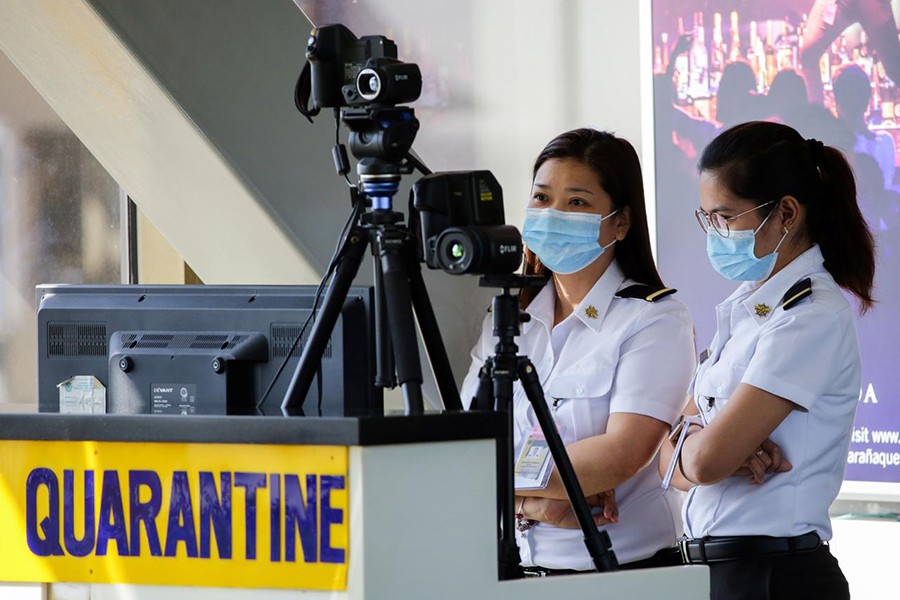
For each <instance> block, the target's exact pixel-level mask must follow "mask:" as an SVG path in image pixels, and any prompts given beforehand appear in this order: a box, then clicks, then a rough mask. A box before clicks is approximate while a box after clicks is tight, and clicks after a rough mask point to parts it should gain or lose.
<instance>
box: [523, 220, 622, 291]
mask: <svg viewBox="0 0 900 600" xmlns="http://www.w3.org/2000/svg"><path fill="white" fill-rule="evenodd" d="M617 212H619V211H617V210H616V211H613V212H611V213H610V214H608V215H606V216H605V217H604V216H603V215H599V214H595V213H581V212H578V213H576V212H565V211H561V210H555V209H553V208H529V209H526V210H525V226H524V227H523V228H522V239H523V240H524V241H525V243H526V244H527V245H528V248H529V249H530V250H531V251H532V252H534V253H535V254H536V255H537V257H538V258H539V259H540V261H541V262H542V263H543V264H544V266H545V267H547V268H548V269H550V270H551V271H553V272H554V273H559V274H560V275H568V274H569V273H576V272H578V271H580V270H581V269H583V268H585V267H586V266H588V265H589V264H591V263H592V262H594V261H595V260H597V259H598V258H599V257H600V255H601V254H603V251H604V250H605V249H606V248H609V246H612V245H613V244H614V243H615V241H613V242H612V243H610V244H609V245H608V246H601V245H600V242H599V241H598V238H599V237H600V223H602V222H603V221H604V220H605V219H608V218H609V217H611V216H613V215H614V214H616V213H617Z"/></svg>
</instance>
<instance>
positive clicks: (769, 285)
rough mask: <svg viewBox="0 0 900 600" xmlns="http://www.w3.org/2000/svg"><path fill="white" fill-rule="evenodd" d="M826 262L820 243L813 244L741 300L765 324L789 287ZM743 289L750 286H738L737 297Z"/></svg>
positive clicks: (821, 267) (745, 290) (815, 271)
mask: <svg viewBox="0 0 900 600" xmlns="http://www.w3.org/2000/svg"><path fill="white" fill-rule="evenodd" d="M824 262H825V259H824V258H823V257H822V250H821V248H819V246H818V244H813V246H812V247H811V248H810V249H809V250H807V251H806V252H804V253H803V254H801V255H800V256H798V257H797V258H795V259H794V260H792V261H791V262H790V263H788V264H787V265H785V267H784V268H783V269H781V270H780V271H778V272H777V273H776V274H775V275H773V276H772V277H770V278H769V280H768V281H766V282H765V283H764V284H762V285H760V286H759V287H758V288H756V290H755V291H753V292H752V293H750V295H749V296H747V297H746V298H745V299H744V300H742V301H741V305H742V306H743V307H744V308H745V309H746V310H747V312H748V313H749V315H750V317H751V318H752V319H753V320H754V321H755V322H756V324H757V325H763V324H764V323H765V322H766V321H767V320H768V318H769V316H771V314H772V312H774V310H775V309H776V308H778V306H779V305H780V304H781V299H782V298H783V297H784V295H785V294H786V293H787V291H788V289H790V287H791V286H792V285H794V284H795V283H797V282H798V281H800V280H801V279H803V278H804V277H806V276H808V275H812V274H813V273H820V272H822V271H824V270H825V266H824V264H823V263H824ZM742 290H743V291H744V293H746V292H747V291H749V288H745V287H744V286H741V287H740V288H738V290H737V292H735V298H737V297H739V296H740V294H738V292H741V291H742Z"/></svg>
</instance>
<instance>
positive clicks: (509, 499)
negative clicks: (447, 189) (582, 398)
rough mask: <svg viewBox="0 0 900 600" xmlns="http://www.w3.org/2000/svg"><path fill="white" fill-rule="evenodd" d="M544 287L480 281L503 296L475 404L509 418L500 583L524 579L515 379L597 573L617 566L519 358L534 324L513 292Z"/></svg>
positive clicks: (522, 281) (514, 280) (531, 374)
mask: <svg viewBox="0 0 900 600" xmlns="http://www.w3.org/2000/svg"><path fill="white" fill-rule="evenodd" d="M543 283H544V280H543V278H535V277H521V276H517V275H502V276H484V277H482V278H481V280H480V282H479V284H480V285H481V286H482V287H499V288H502V289H503V293H502V294H499V295H497V296H495V297H494V301H493V304H492V305H491V314H492V316H493V333H494V336H495V337H496V338H497V345H496V346H495V347H494V355H493V356H492V357H489V358H488V359H487V360H485V363H484V366H482V368H481V371H480V372H479V374H478V389H477V391H476V393H475V398H474V400H473V403H472V408H475V409H479V410H496V411H498V412H501V413H504V416H505V420H506V427H505V428H504V429H505V432H506V436H505V438H503V439H498V441H497V490H498V492H497V503H498V512H499V524H500V531H499V548H498V552H499V559H500V560H499V562H500V578H501V579H513V578H515V577H517V576H521V575H520V569H521V567H519V562H520V559H519V549H518V546H517V545H516V541H515V537H514V533H513V532H514V531H515V524H514V515H515V483H514V474H513V470H514V469H513V464H514V460H515V457H514V450H513V431H514V421H513V382H514V381H515V380H516V379H520V380H521V381H522V387H523V389H524V390H525V395H526V396H527V397H528V401H529V402H530V403H531V406H532V408H533V409H534V413H535V415H536V416H537V419H538V423H539V424H540V427H541V430H542V431H543V433H544V438H545V439H546V440H547V446H548V448H549V449H550V454H551V456H553V460H554V462H555V464H556V468H557V470H558V471H559V475H560V479H561V480H562V482H563V485H564V486H565V489H566V494H567V495H568V497H569V502H571V504H572V509H573V510H574V512H575V516H576V518H577V519H578V524H579V525H580V526H581V530H582V532H583V533H584V544H585V546H586V547H587V550H588V553H589V554H590V555H591V559H592V560H593V562H594V567H595V568H596V569H597V571H613V570H615V569H616V568H618V561H617V560H616V555H615V553H614V552H613V550H612V543H611V541H610V539H609V534H608V533H607V532H606V531H602V532H601V531H598V530H597V527H596V526H595V525H594V520H593V518H592V516H591V511H590V508H589V507H588V504H587V501H586V500H585V498H584V492H583V491H582V489H581V484H580V483H579V482H578V477H577V476H576V474H575V469H574V468H573V467H572V462H571V461H570V460H569V455H568V454H567V453H566V449H565V446H564V445H563V443H562V440H561V439H560V437H559V432H558V431H557V429H556V424H555V423H554V421H553V416H552V415H551V414H550V409H549V408H547V403H546V401H545V400H544V391H543V389H542V388H541V382H540V379H538V374H537V371H536V370H535V368H534V365H533V364H532V362H531V360H529V359H528V357H527V356H519V355H518V350H519V349H518V346H516V343H515V338H516V336H518V335H519V331H520V327H519V324H520V323H525V322H527V321H528V320H530V315H528V314H527V313H522V312H521V311H520V310H519V297H518V295H512V294H510V290H511V289H512V288H522V287H525V286H528V285H543Z"/></svg>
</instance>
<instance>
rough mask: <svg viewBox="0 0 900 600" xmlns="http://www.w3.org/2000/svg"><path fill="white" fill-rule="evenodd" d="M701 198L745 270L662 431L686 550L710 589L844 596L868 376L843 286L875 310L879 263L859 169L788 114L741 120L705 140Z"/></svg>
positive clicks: (716, 237)
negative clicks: (846, 531)
mask: <svg viewBox="0 0 900 600" xmlns="http://www.w3.org/2000/svg"><path fill="white" fill-rule="evenodd" d="M700 206H701V208H700V210H698V211H697V213H696V214H697V218H698V220H699V221H700V225H701V227H702V228H703V229H704V231H705V232H706V235H707V253H708V256H709V260H710V262H711V263H712V266H713V267H714V268H715V269H716V270H717V271H718V272H719V273H720V274H721V275H722V276H723V277H726V278H728V279H731V280H734V281H738V282H741V284H740V285H739V286H738V288H737V290H736V291H735V292H734V293H733V294H732V295H731V296H729V297H728V298H727V299H726V300H725V301H724V302H722V303H721V304H720V305H719V306H718V307H716V318H717V324H718V328H717V332H716V335H715V337H714V338H713V341H712V344H711V345H710V347H709V349H708V350H707V351H705V352H704V353H703V355H701V361H702V362H701V364H700V365H699V367H698V369H697V372H696V374H695V376H694V380H693V382H692V384H691V391H692V393H693V403H692V404H691V405H690V406H691V409H692V410H690V411H688V414H687V415H686V416H685V419H684V420H683V421H682V422H681V424H680V425H679V426H677V427H676V428H674V431H673V432H672V435H671V436H670V443H668V444H664V445H663V452H662V454H663V459H662V460H661V464H662V463H665V464H668V465H669V466H670V474H671V476H672V477H673V479H672V483H673V485H676V486H677V487H679V488H681V489H683V490H689V494H688V497H687V499H686V501H685V506H684V512H683V516H684V526H685V536H686V539H685V540H684V541H683V542H682V554H683V556H684V557H685V559H686V560H687V561H688V562H691V563H703V564H708V565H709V567H710V574H711V589H712V594H711V597H712V598H713V599H725V598H727V599H729V600H741V599H745V598H746V599H749V598H753V599H766V598H792V599H800V598H815V599H817V600H821V599H830V598H841V599H843V598H849V592H848V586H847V581H846V579H845V578H844V576H843V574H842V572H841V569H840V567H839V566H838V564H837V561H836V560H835V559H834V557H832V555H831V554H830V552H829V548H828V545H827V541H828V540H829V539H830V538H831V525H830V521H829V517H828V508H829V506H830V505H831V502H832V501H833V500H834V498H835V497H836V496H837V493H838V489H839V487H840V485H841V481H842V479H843V473H844V465H845V463H846V457H847V450H848V446H849V442H850V433H851V429H852V425H853V417H854V414H855V410H856V404H857V399H858V396H859V389H860V358H859V347H858V343H857V336H856V320H855V315H854V311H853V309H852V308H851V305H850V304H849V303H848V301H847V300H846V299H845V297H844V295H843V294H842V289H843V290H844V291H846V292H849V294H850V295H852V296H854V297H855V299H856V300H857V302H858V304H859V308H860V311H861V312H865V311H866V310H868V309H869V308H871V307H872V305H873V299H872V295H871V291H872V280H873V277H874V271H875V257H874V247H873V242H872V235H871V234H870V232H869V229H868V227H867V226H866V223H865V221H864V219H863V216H862V214H861V213H860V210H859V207H858V205H857V200H856V186H855V182H854V178H853V173H852V171H851V170H850V167H849V165H848V164H847V161H846V160H845V159H844V157H843V155H841V153H840V152H839V151H838V150H836V149H834V148H831V147H828V146H823V145H822V143H821V142H818V141H816V140H805V139H803V137H802V136H801V135H800V134H799V133H797V132H796V131H795V130H793V129H791V128H790V127H787V126H785V125H781V124H777V123H762V122H756V123H745V124H743V125H738V126H736V127H733V128H731V129H729V130H727V131H725V132H724V133H722V134H720V135H719V136H718V137H717V138H716V139H715V140H713V141H712V142H711V143H710V145H709V146H708V147H707V148H706V149H705V150H704V152H703V155H702V157H701V159H700ZM662 468H664V467H662Z"/></svg>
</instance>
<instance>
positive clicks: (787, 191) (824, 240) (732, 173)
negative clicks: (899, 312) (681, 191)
mask: <svg viewBox="0 0 900 600" xmlns="http://www.w3.org/2000/svg"><path fill="white" fill-rule="evenodd" d="M699 168H700V171H701V172H703V171H709V172H711V173H713V174H715V175H716V177H717V178H718V180H719V182H720V183H721V184H722V185H724V186H725V187H726V188H727V189H728V190H729V191H730V192H731V193H732V194H734V195H735V196H737V197H739V198H742V199H744V200H749V201H750V202H753V203H755V204H756V205H757V206H759V205H761V204H764V203H766V202H769V201H772V200H780V199H781V198H783V197H785V196H793V197H794V198H796V199H797V201H798V202H800V204H802V205H803V206H804V207H806V234H807V236H808V238H809V239H810V241H812V242H814V243H816V244H818V245H819V246H820V247H821V249H822V256H823V257H824V258H825V268H826V269H828V272H829V273H831V276H832V277H834V280H835V281H836V282H837V283H838V285H840V286H841V287H843V288H844V289H845V290H847V291H848V292H850V293H851V294H853V295H854V296H856V297H857V299H858V300H859V303H860V309H861V311H862V312H866V311H867V310H869V309H870V308H872V306H873V304H874V300H873V298H872V283H873V280H874V278H875V242H874V240H873V238H872V233H871V231H869V227H868V225H867V224H866V221H865V218H864V217H863V215H862V212H861V211H860V210H859V204H858V203H857V198H856V181H855V179H854V178H853V170H852V169H851V168H850V165H849V163H848V162H847V159H846V158H844V155H843V154H841V152H840V151H839V150H837V149H835V148H832V147H830V146H825V145H823V144H822V142H819V141H817V140H812V139H810V140H805V139H803V136H801V135H800V134H799V133H798V132H797V131H796V130H795V129H792V128H791V127H788V126H787V125H782V124H780V123H769V122H763V121H754V122H751V123H743V124H741V125H735V126H734V127H732V128H731V129H728V130H726V131H724V132H723V133H721V134H719V136H718V137H716V139H714V140H713V141H712V142H710V144H709V145H708V146H707V147H706V149H705V150H704V151H703V155H702V156H701V157H700V163H699Z"/></svg>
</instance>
